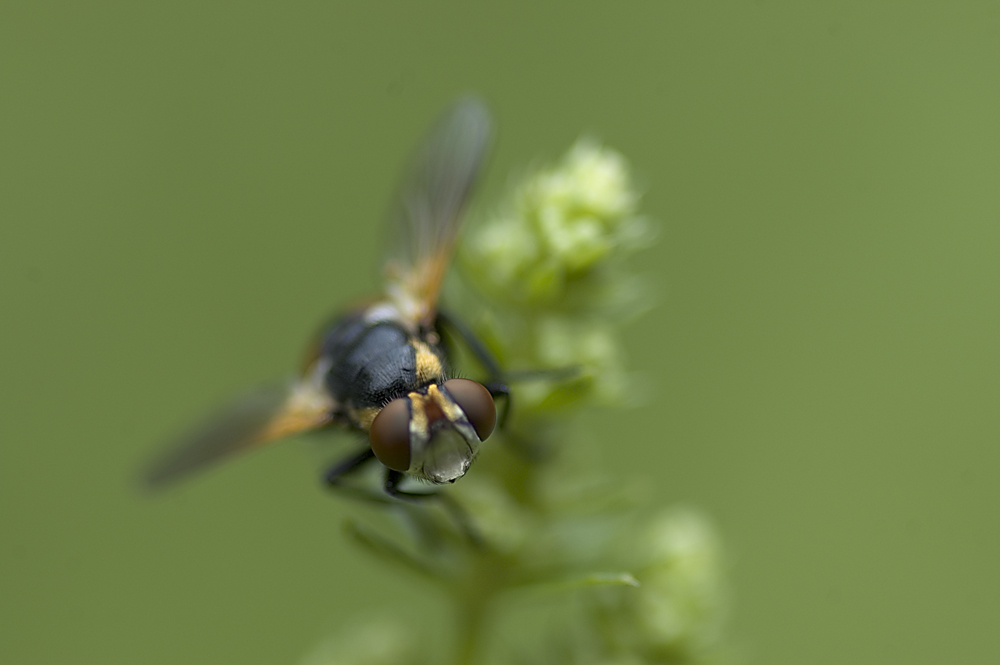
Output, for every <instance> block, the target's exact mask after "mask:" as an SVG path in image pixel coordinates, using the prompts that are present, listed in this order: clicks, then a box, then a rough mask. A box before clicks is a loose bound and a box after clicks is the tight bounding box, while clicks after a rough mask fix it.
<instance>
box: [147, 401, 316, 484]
mask: <svg viewBox="0 0 1000 665" xmlns="http://www.w3.org/2000/svg"><path fill="white" fill-rule="evenodd" d="M333 407H334V404H333V400H332V398H331V397H330V396H329V395H328V394H327V393H326V392H325V391H324V390H322V389H321V388H318V387H316V386H314V385H312V384H311V383H307V382H305V381H300V382H298V383H294V384H292V385H290V386H281V387H269V388H262V389H259V390H257V391H255V392H253V393H249V394H247V395H244V396H243V397H242V398H240V399H238V400H236V401H234V402H232V403H231V404H229V405H228V406H226V407H225V408H223V409H222V410H221V411H220V412H218V413H216V414H215V415H214V416H213V417H211V418H209V419H208V420H207V421H205V422H203V423H202V424H201V425H200V426H198V427H196V428H195V429H193V430H192V431H190V432H188V433H187V434H186V435H185V436H183V437H181V438H180V439H179V440H178V441H177V442H176V443H175V445H174V447H172V448H169V449H168V450H167V451H166V452H165V454H163V455H162V456H161V457H159V458H157V459H156V460H154V461H153V463H152V464H151V465H149V467H148V468H147V469H146V471H145V473H144V474H143V480H144V481H145V483H146V485H147V486H148V487H150V488H154V489H155V488H158V487H161V486H163V485H165V484H167V483H169V482H171V481H173V480H176V479H177V478H179V477H181V476H184V475H187V474H188V473H190V472H193V471H196V470H198V469H201V468H203V467H205V466H208V465H211V464H213V463H215V462H217V461H220V460H222V459H223V458H226V457H229V456H232V455H235V454H237V453H240V452H242V451H245V450H250V449H253V448H257V447H258V446H261V445H263V444H266V443H269V442H272V441H276V440H278V439H282V438H285V437H287V436H291V435H292V434H297V433H299V432H305V431H307V430H311V429H316V428H317V427H321V426H323V425H326V424H327V423H329V422H330V420H331V418H332V414H333Z"/></svg>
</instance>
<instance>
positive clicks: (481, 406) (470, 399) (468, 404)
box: [444, 379, 497, 441]
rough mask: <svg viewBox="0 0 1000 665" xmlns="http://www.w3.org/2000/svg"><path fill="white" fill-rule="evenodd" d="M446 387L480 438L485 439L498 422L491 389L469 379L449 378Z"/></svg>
mask: <svg viewBox="0 0 1000 665" xmlns="http://www.w3.org/2000/svg"><path fill="white" fill-rule="evenodd" d="M444 389H445V390H447V391H448V394H449V395H451V398H452V399H453V400H455V403H456V404H458V406H459V407H461V409H462V411H464V412H465V417H466V418H468V419H469V422H470V423H472V426H473V427H474V428H475V430H476V434H478V435H479V440H480V441H485V440H486V439H487V437H489V435H490V434H492V433H493V428H494V427H496V424H497V407H496V404H494V403H493V395H490V391H489V390H487V389H486V387H485V386H483V385H482V384H481V383H476V382H475V381H470V380H469V379H448V380H447V381H445V382H444Z"/></svg>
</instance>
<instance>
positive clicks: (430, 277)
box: [145, 99, 507, 496]
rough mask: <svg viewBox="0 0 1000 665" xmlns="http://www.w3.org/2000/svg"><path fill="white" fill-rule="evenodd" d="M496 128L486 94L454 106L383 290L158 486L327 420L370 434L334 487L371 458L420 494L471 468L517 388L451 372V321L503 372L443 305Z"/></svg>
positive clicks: (341, 468)
mask: <svg viewBox="0 0 1000 665" xmlns="http://www.w3.org/2000/svg"><path fill="white" fill-rule="evenodd" d="M490 135H491V122H490V116H489V113H488V112H487V110H486V108H485V106H484V105H483V104H482V102H480V101H479V100H476V99H465V100H462V101H460V102H458V103H457V104H455V105H454V106H453V107H452V108H451V109H450V110H449V111H448V112H447V113H446V114H445V115H444V117H443V118H442V120H441V121H440V123H439V124H438V125H437V126H436V128H435V129H433V130H432V131H431V133H430V134H429V136H428V137H427V139H426V140H425V142H424V144H423V146H422V148H421V149H420V150H419V151H418V153H417V156H416V162H415V164H414V167H413V168H412V170H411V171H410V172H409V173H408V176H407V177H406V178H405V179H404V181H403V185H402V187H401V190H400V194H399V199H398V201H397V202H396V205H395V210H394V219H393V220H391V223H392V224H394V227H393V228H392V229H391V230H392V232H393V238H392V240H393V247H391V248H390V251H389V252H388V253H387V257H386V260H385V262H384V266H383V267H384V278H385V292H384V293H383V295H382V296H380V297H379V298H377V299H376V300H375V301H373V302H371V303H370V304H368V305H367V306H364V307H360V308H358V309H354V310H352V311H349V312H347V313H345V314H343V315H342V316H340V317H339V318H337V319H335V321H334V323H333V324H331V325H330V326H329V327H327V328H326V329H325V330H323V331H322V333H321V334H320V335H319V337H318V343H316V344H314V345H313V347H312V348H311V350H310V352H308V353H307V357H306V361H305V363H304V371H303V372H302V373H301V374H300V375H299V376H298V377H297V378H296V379H294V380H293V381H292V382H290V383H289V384H288V385H286V386H281V387H277V388H265V389H259V390H257V391H254V392H252V393H250V394H249V395H247V396H245V397H243V398H242V399H239V400H237V401H235V402H233V403H231V404H230V405H229V406H228V407H227V408H225V409H223V410H222V411H221V412H220V413H218V414H217V415H216V416H215V417H214V418H212V419H210V420H208V421H207V422H205V423H203V424H202V425H201V426H199V427H197V428H195V429H194V430H193V431H191V432H190V433H189V434H188V435H187V436H186V437H184V438H182V439H181V440H180V441H179V442H178V443H177V445H176V446H175V447H173V448H171V449H169V450H168V451H167V452H166V453H165V454H164V455H163V456H162V457H160V458H159V459H157V460H156V461H155V462H154V463H153V464H152V465H151V466H150V467H149V468H148V470H147V473H146V476H145V479H146V481H147V483H148V484H149V485H151V486H154V487H155V486H160V485H163V484H165V483H168V482H170V481H173V480H175V479H177V478H179V477H181V476H184V475H186V474H188V473H190V472H193V471H196V470H199V469H201V468H203V467H205V466H207V465H210V464H212V463H215V462H217V461H220V460H222V459H224V458H227V457H229V456H231V455H234V454H236V453H239V452H243V451H246V450H250V449H253V448H257V447H259V446H262V445H265V444H268V443H271V442H274V441H278V440H280V439H283V438H286V437H289V436H291V435H294V434H298V433H301V432H307V431H310V430H318V429H323V428H329V427H341V428H346V429H349V430H354V431H357V432H360V433H363V434H365V435H367V437H368V445H367V446H366V447H365V448H364V449H363V450H362V451H360V452H358V453H356V454H354V455H352V456H351V457H349V458H347V459H345V460H343V461H342V462H341V463H339V464H337V465H336V466H334V467H333V468H332V469H331V470H330V471H329V472H328V473H327V476H326V479H327V482H329V483H330V484H332V485H340V484H341V481H342V479H343V478H344V476H346V475H348V474H350V473H352V472H354V471H355V470H357V469H359V468H361V467H363V466H367V465H368V463H369V462H371V461H372V460H378V462H380V463H381V464H382V465H383V466H384V467H385V480H384V487H385V490H386V491H387V492H388V493H389V494H391V495H395V496H413V495H416V496H421V495H420V494H415V493H409V492H404V491H402V490H401V489H400V487H399V486H400V483H401V482H402V480H403V479H404V478H406V477H415V478H418V479H422V480H424V481H428V482H430V483H433V484H444V483H453V482H455V481H456V480H458V479H459V478H461V477H462V476H463V475H465V473H466V472H467V471H468V470H469V466H470V465H471V464H472V461H473V460H474V459H475V457H476V455H477V453H478V452H479V449H480V446H481V445H482V442H483V441H485V440H486V439H487V438H488V437H489V436H490V434H491V433H492V432H493V429H494V427H495V426H496V422H497V409H496V404H495V402H494V398H497V397H501V396H504V397H507V389H506V387H505V386H504V385H502V384H501V383H499V382H497V381H494V382H490V383H487V384H485V385H484V384H482V383H477V382H475V381H472V380H469V379H463V378H453V377H452V376H451V373H450V371H449V364H448V353H447V349H446V348H445V344H444V338H443V333H444V332H445V330H447V331H448V332H452V333H455V334H457V335H458V336H460V337H462V338H463V339H464V340H465V341H466V342H467V343H468V345H469V347H470V349H471V350H472V351H473V352H474V353H475V354H476V355H477V356H478V357H479V358H480V360H481V361H482V362H483V364H484V366H485V367H486V368H487V370H488V371H489V372H491V373H492V374H493V375H494V378H496V377H499V376H500V374H499V369H498V367H497V364H496V362H495V361H494V360H493V359H492V357H491V356H490V355H489V354H488V352H486V351H485V349H484V348H483V347H482V346H481V345H480V344H478V343H477V342H476V341H475V339H474V338H472V337H471V335H469V334H468V333H467V331H466V330H465V329H464V328H463V327H462V326H461V325H459V324H457V322H454V321H452V320H451V319H449V318H447V317H445V316H444V315H442V314H441V313H440V312H439V310H438V296H439V293H440V291H441V285H442V282H443V280H444V276H445V272H446V270H447V268H448V264H449V262H450V261H451V257H452V254H453V253H454V247H455V240H456V238H457V236H458V231H459V227H460V223H461V218H462V213H463V211H464V209H465V206H466V203H467V201H468V198H469V194H470V192H471V190H472V187H473V185H474V183H475V180H476V176H477V174H478V172H479V170H480V167H481V165H482V163H483V161H484V158H485V156H486V153H487V150H488V147H489V143H490Z"/></svg>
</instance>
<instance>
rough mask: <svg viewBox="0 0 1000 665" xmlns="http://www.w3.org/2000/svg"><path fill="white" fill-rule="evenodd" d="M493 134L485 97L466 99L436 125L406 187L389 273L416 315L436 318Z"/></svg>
mask: <svg viewBox="0 0 1000 665" xmlns="http://www.w3.org/2000/svg"><path fill="white" fill-rule="evenodd" d="M490 135H491V122H490V115H489V112H488V111H487V110H486V106H485V105H484V104H483V102H482V101H480V100H479V99H475V98H466V99H462V100H460V101H459V102H457V103H456V104H455V105H454V106H453V107H452V108H451V109H449V110H448V111H447V112H446V113H445V115H444V117H443V118H442V119H441V120H440V121H439V123H438V125H437V126H436V127H435V128H434V129H433V130H432V131H431V133H430V135H429V136H428V137H427V140H426V142H425V143H424V144H423V146H422V147H421V149H420V151H419V152H418V153H417V155H416V160H415V162H414V164H413V167H412V168H411V170H410V172H409V174H408V176H407V178H406V179H405V180H404V181H403V183H402V187H401V188H400V192H399V200H398V202H397V204H396V209H395V210H394V215H393V216H394V220H393V221H394V224H395V226H394V227H393V228H392V229H391V231H392V232H393V234H394V237H393V238H392V242H393V247H392V249H391V251H390V253H389V256H388V257H387V260H386V264H385V275H386V280H387V282H388V290H389V293H390V295H391V296H393V298H394V299H395V300H396V302H397V304H398V305H400V308H401V310H402V311H403V312H404V313H405V314H406V315H407V316H409V317H411V318H413V319H414V320H416V321H419V322H423V323H430V322H431V321H432V320H433V318H434V310H435V308H436V305H437V297H438V292H439V291H440V289H441V282H442V280H443V279H444V274H445V271H446V270H447V268H448V263H449V261H450V260H451V255H452V252H453V250H454V246H455V238H456V237H457V236H458V229H459V225H460V223H461V218H462V212H463V211H464V209H465V204H466V201H467V200H468V198H469V194H470V192H471V190H472V186H473V184H474V183H475V180H476V176H477V175H478V173H479V169H480V166H481V165H482V163H483V159H484V157H485V156H486V152H487V150H488V148H489V143H490Z"/></svg>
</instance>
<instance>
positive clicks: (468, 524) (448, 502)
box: [384, 469, 485, 549]
mask: <svg viewBox="0 0 1000 665" xmlns="http://www.w3.org/2000/svg"><path fill="white" fill-rule="evenodd" d="M404 478H406V474H404V473H403V472H401V471H394V470H392V469H388V470H387V471H386V474H385V486H384V487H385V492H386V494H388V495H389V496H391V497H394V498H397V499H402V500H404V501H412V502H414V503H423V502H424V501H429V500H434V501H440V502H441V505H442V506H443V507H444V509H445V510H446V511H447V512H448V514H449V515H450V516H451V518H452V519H453V520H455V525H456V526H457V527H458V530H459V531H460V532H461V533H462V535H463V536H465V538H466V539H467V540H468V541H469V542H470V543H471V544H472V545H473V546H474V547H477V548H480V549H481V548H483V547H485V541H484V540H483V537H482V536H481V535H480V534H479V532H478V531H477V530H476V528H475V527H474V526H473V525H472V521H471V520H470V519H469V515H468V513H467V512H466V511H465V509H464V508H462V506H461V505H460V504H459V503H458V502H457V501H455V499H454V498H452V497H451V496H449V495H448V494H445V493H443V492H408V491H406V490H403V489H401V487H400V486H401V484H402V482H403V479H404Z"/></svg>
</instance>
